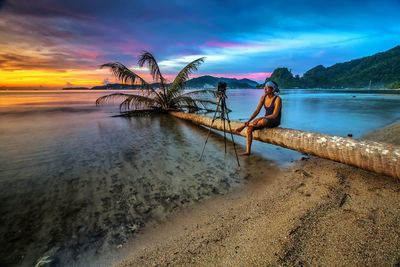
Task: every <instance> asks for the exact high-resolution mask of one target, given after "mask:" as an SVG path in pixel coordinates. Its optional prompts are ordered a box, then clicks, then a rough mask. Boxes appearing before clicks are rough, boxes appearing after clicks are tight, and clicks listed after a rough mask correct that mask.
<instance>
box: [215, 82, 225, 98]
mask: <svg viewBox="0 0 400 267" xmlns="http://www.w3.org/2000/svg"><path fill="white" fill-rule="evenodd" d="M226 87H227V84H226V82H219V83H218V87H217V91H216V92H215V95H216V96H217V98H226Z"/></svg>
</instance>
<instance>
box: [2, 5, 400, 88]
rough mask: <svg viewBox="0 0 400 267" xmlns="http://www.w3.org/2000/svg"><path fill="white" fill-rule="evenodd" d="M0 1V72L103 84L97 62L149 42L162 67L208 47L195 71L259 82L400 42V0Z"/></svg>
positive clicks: (124, 57) (171, 67) (126, 57)
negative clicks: (281, 70)
mask: <svg viewBox="0 0 400 267" xmlns="http://www.w3.org/2000/svg"><path fill="white" fill-rule="evenodd" d="M0 2H2V4H0V6H1V9H0V37H1V38H0V73H1V74H0V75H2V77H0V78H2V79H3V80H6V79H7V77H9V76H7V75H10V77H11V76H12V75H11V72H13V73H14V75H15V73H16V72H18V71H20V73H21V75H23V73H24V72H23V71H25V72H26V71H28V70H29V71H31V72H29V73H30V75H33V74H32V73H42V75H44V76H45V74H44V73H46V72H49V73H51V72H59V73H64V74H65V73H66V72H70V74H71V75H70V76H68V75H66V76H67V77H66V78H65V81H67V80H68V79H69V80H70V81H71V82H69V83H71V84H84V83H85V81H84V77H83V76H84V75H86V76H87V77H91V79H88V81H86V82H87V83H89V80H90V83H95V82H96V81H97V80H96V79H98V83H101V80H102V79H106V78H110V77H111V76H110V75H109V74H107V73H104V72H99V70H98V66H99V65H101V64H103V63H106V62H110V61H120V62H122V63H124V64H126V65H127V66H131V67H134V66H136V62H137V55H138V54H139V53H140V52H141V51H142V50H148V51H151V52H152V53H153V54H154V55H155V56H156V58H157V59H158V61H159V62H160V67H161V68H162V70H164V72H165V73H166V74H170V75H172V74H176V73H177V71H178V70H179V69H180V68H181V67H183V66H184V65H185V64H186V63H188V62H190V61H191V60H193V59H195V58H198V57H201V56H206V57H207V60H206V62H205V63H204V64H203V65H202V66H201V68H200V70H199V72H197V73H196V75H197V76H198V75H204V74H210V75H216V76H226V77H237V78H242V77H249V78H251V79H254V80H257V81H262V80H264V79H265V78H266V76H267V75H268V74H269V73H271V72H272V71H273V70H274V69H275V68H277V67H288V68H289V69H291V70H292V72H293V73H294V74H300V75H302V74H303V73H304V72H305V71H306V70H308V69H310V68H312V67H314V66H316V65H319V64H322V65H325V66H330V65H332V64H334V63H337V62H343V61H348V60H351V59H355V58H359V57H363V56H368V55H371V54H374V53H377V52H381V51H384V50H387V49H390V48H392V47H394V46H396V45H399V44H400V38H399V37H400V16H399V11H400V0H383V1H368V0H366V1H342V0H339V1H314V0H308V1H209V0H202V1H188V0H186V1H181V0H172V1H137V0H135V1H128V0H113V1H103V0H97V1H94V0H88V1H84V0H69V1H61V0H60V1H52V0H35V1H22V0H9V1H1V0H0ZM137 71H139V72H141V71H143V70H137ZM74 73H75V74H76V77H77V78H74V76H73V74H74ZM79 75H81V76H79ZM44 76H42V77H44ZM95 77H97V78H95ZM22 78H23V77H22ZM110 79H111V78H110ZM44 80H45V79H44ZM50 80H51V79H50ZM50 80H49V81H50ZM60 82H64V80H63V81H60ZM0 83H1V81H0ZM0 85H1V84H0Z"/></svg>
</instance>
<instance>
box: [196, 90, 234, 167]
mask: <svg viewBox="0 0 400 267" xmlns="http://www.w3.org/2000/svg"><path fill="white" fill-rule="evenodd" d="M226 87H227V84H226V82H219V83H218V87H217V90H216V91H215V96H216V97H217V107H216V109H215V113H214V116H213V118H212V121H211V125H210V128H209V130H208V134H207V138H206V141H205V143H204V146H203V150H202V151H201V155H200V159H199V160H201V158H202V157H203V153H204V149H205V147H206V144H207V141H208V137H209V136H210V132H211V128H212V125H213V124H214V122H215V120H216V119H217V118H218V119H220V121H221V123H222V125H223V132H224V143H225V154H226V132H227V130H228V129H227V128H226V127H229V133H230V134H231V139H232V143H233V149H234V150H235V155H236V161H237V164H238V167H240V163H239V157H238V155H237V151H236V145H235V140H233V134H232V128H231V121H230V119H229V114H228V113H229V112H231V110H230V109H229V108H228V107H227V105H226V99H227V98H228V97H227V95H226ZM226 122H227V124H228V125H227V126H226Z"/></svg>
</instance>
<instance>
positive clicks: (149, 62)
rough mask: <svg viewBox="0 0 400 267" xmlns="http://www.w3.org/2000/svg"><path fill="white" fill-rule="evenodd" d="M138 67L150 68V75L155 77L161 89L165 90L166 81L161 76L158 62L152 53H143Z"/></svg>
mask: <svg viewBox="0 0 400 267" xmlns="http://www.w3.org/2000/svg"><path fill="white" fill-rule="evenodd" d="M138 65H139V67H143V66H144V65H146V66H147V67H148V68H149V70H150V74H151V76H152V77H153V79H154V81H155V82H158V81H159V82H160V83H161V88H162V89H163V90H165V83H166V79H165V78H164V77H163V76H162V74H161V71H160V68H159V67H158V63H157V60H156V59H155V58H154V56H153V55H152V54H151V53H150V52H147V51H143V53H142V54H141V55H140V56H139V60H138Z"/></svg>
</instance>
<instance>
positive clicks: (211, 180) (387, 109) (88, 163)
mask: <svg viewBox="0 0 400 267" xmlns="http://www.w3.org/2000/svg"><path fill="white" fill-rule="evenodd" d="M123 92H125V93H129V91H123ZM109 93H111V91H91V90H87V91H85V90H76V91H70V90H68V91H66V90H29V91H26V90H24V91H22V90H0V236H1V237H2V238H1V241H0V247H1V248H2V249H1V250H0V251H1V252H0V266H32V265H34V264H36V263H37V262H38V261H40V259H42V258H43V257H45V256H49V257H50V259H51V260H53V261H54V262H56V263H58V264H60V265H61V266H68V265H69V264H70V263H71V262H74V261H77V260H79V257H81V255H82V253H83V252H85V251H89V250H93V249H94V250H95V252H96V253H101V252H102V251H105V250H107V249H108V248H109V247H114V248H115V247H118V246H121V245H122V244H124V242H127V241H128V240H130V239H132V238H134V237H135V236H136V235H138V234H140V232H141V231H142V229H145V227H146V225H147V224H148V223H149V222H160V223H162V221H163V220H164V219H165V218H166V217H168V216H169V215H170V214H173V213H174V212H175V211H176V210H178V209H180V208H181V207H182V206H187V205H191V204H193V203H195V202H199V201H202V200H203V199H207V198H210V197H212V196H214V195H218V194H225V193H228V192H230V191H231V190H235V189H237V188H240V186H242V185H243V184H244V183H246V181H247V180H251V179H264V178H263V177H266V178H265V179H268V173H263V172H260V174H259V176H260V177H253V176H255V174H254V171H251V170H254V169H263V168H264V167H265V166H268V168H286V167H288V166H290V165H291V164H293V162H295V161H296V160H297V159H299V158H301V157H302V156H303V155H302V154H301V153H299V152H296V151H292V150H289V149H284V148H280V147H278V146H274V145H270V144H265V143H261V142H258V141H255V142H254V144H253V154H254V155H253V156H251V157H248V158H245V159H244V158H242V157H240V158H239V160H240V163H241V166H240V168H239V167H238V166H237V163H236V156H235V153H234V150H233V146H232V143H231V142H230V141H227V143H226V142H225V140H224V138H223V135H222V134H221V133H218V132H215V131H212V132H211V135H210V137H209V140H208V141H207V143H206V142H205V141H206V138H207V135H208V132H209V130H208V129H207V128H204V127H199V126H195V125H192V124H190V123H188V122H186V121H182V120H179V119H177V118H173V117H170V116H168V115H144V116H135V117H114V115H118V114H119V107H118V103H114V104H113V103H110V104H107V105H104V106H100V107H98V106H96V105H95V100H96V99H97V98H98V97H100V96H103V95H106V94H109ZM262 94H263V90H256V89H237V90H234V89H231V90H228V92H227V106H228V108H229V109H230V110H232V112H231V113H230V114H229V116H230V119H231V120H239V121H245V120H247V119H248V118H249V117H250V116H251V114H252V113H253V112H254V110H255V108H256V106H257V103H258V101H259V99H260V96H261V95H262ZM280 96H281V98H282V102H283V108H282V124H281V127H284V128H292V129H298V130H304V131H311V132H319V133H324V134H329V135H338V136H348V135H351V136H352V137H353V138H355V139H358V138H361V137H362V136H363V135H364V134H366V133H368V132H370V131H373V130H376V129H379V128H381V127H384V126H386V125H388V124H391V123H393V122H396V121H399V119H400V91H399V90H352V89H340V90H339V89H330V90H329V89H286V90H285V89H284V90H281V93H280ZM263 112H264V111H263V110H262V111H261V113H260V115H263V114H262V113H263ZM211 116H212V114H211ZM228 139H230V136H229V138H228ZM234 140H235V143H236V148H237V150H238V152H239V153H240V152H243V151H244V149H245V140H244V138H243V137H239V136H234ZM225 146H227V147H228V149H227V151H226V153H225ZM203 149H204V155H203V157H202V158H201V159H200V155H201V152H202V150H203ZM268 168H267V169H268Z"/></svg>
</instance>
